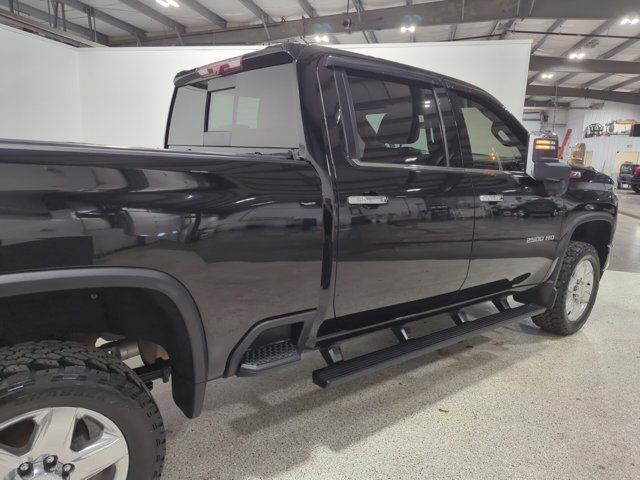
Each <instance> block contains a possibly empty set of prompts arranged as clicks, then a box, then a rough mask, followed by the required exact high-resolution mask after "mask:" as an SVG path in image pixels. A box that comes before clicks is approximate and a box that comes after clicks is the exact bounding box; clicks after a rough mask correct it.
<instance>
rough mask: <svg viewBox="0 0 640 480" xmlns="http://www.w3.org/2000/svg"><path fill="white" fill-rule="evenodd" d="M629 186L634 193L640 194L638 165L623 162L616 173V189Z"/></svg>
mask: <svg viewBox="0 0 640 480" xmlns="http://www.w3.org/2000/svg"><path fill="white" fill-rule="evenodd" d="M625 186H629V187H631V188H632V189H633V191H634V192H636V193H640V164H636V163H631V162H625V163H623V164H622V165H620V172H619V173H618V188H624V187H625Z"/></svg>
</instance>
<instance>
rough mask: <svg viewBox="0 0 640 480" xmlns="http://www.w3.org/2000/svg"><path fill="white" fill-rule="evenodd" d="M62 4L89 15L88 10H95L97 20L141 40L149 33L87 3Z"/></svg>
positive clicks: (68, 0)
mask: <svg viewBox="0 0 640 480" xmlns="http://www.w3.org/2000/svg"><path fill="white" fill-rule="evenodd" d="M57 1H58V2H60V3H64V4H65V5H68V6H69V7H71V8H73V9H74V10H78V11H79V12H82V13H87V11H88V10H90V9H93V13H94V14H95V17H96V19H98V20H100V21H102V22H104V23H108V24H109V25H111V26H113V27H116V28H119V29H120V30H123V31H125V32H128V33H130V34H131V35H133V36H134V37H138V38H139V39H143V38H144V37H145V36H146V35H147V32H146V31H145V30H143V29H142V28H138V27H136V26H134V25H131V24H130V23H127V22H124V21H122V20H120V19H119V18H116V17H113V16H111V15H109V14H108V13H105V12H103V11H102V10H100V9H98V8H95V7H92V6H91V5H87V4H86V3H83V2H81V1H80V0H57Z"/></svg>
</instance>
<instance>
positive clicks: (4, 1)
mask: <svg viewBox="0 0 640 480" xmlns="http://www.w3.org/2000/svg"><path fill="white" fill-rule="evenodd" d="M0 5H3V6H5V7H6V8H7V9H9V8H10V6H9V0H0ZM16 7H17V11H18V12H20V13H25V14H27V15H29V16H30V17H33V18H37V19H38V20H41V21H43V22H45V23H47V25H48V24H49V21H50V20H51V19H52V18H53V17H52V16H51V15H49V13H48V12H45V11H43V10H39V9H37V8H34V7H31V6H29V5H27V4H26V3H22V2H20V3H19V4H17V3H14V9H16ZM8 13H9V12H7V14H8ZM3 16H4V12H3ZM14 16H16V15H14ZM66 25H67V30H69V31H71V32H74V33H77V34H78V35H82V36H83V37H87V38H89V39H93V30H90V29H88V28H87V27H84V26H82V25H78V24H77V23H73V22H70V21H69V20H67V22H66ZM54 30H55V29H54ZM60 32H61V33H62V29H60ZM96 36H97V41H98V42H99V43H103V44H106V43H107V42H108V41H109V37H107V36H106V35H105V34H104V33H101V32H96ZM134 43H135V40H134Z"/></svg>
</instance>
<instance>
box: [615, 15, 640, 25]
mask: <svg viewBox="0 0 640 480" xmlns="http://www.w3.org/2000/svg"><path fill="white" fill-rule="evenodd" d="M638 23H640V17H638V16H637V15H636V16H635V17H624V18H623V19H622V20H620V25H637V24H638Z"/></svg>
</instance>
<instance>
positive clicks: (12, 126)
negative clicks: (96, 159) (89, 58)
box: [0, 25, 82, 141]
mask: <svg viewBox="0 0 640 480" xmlns="http://www.w3.org/2000/svg"><path fill="white" fill-rule="evenodd" d="M77 52H78V49H76V48H73V47H70V46H68V45H64V44H62V43H58V42H53V41H50V40H47V39H44V38H42V37H38V36H36V35H33V34H31V33H27V32H22V31H20V30H16V29H13V28H10V27H6V26H4V25H0V65H2V75H0V138H20V139H26V140H57V141H81V140H82V132H81V126H80V96H79V90H80V88H79V83H78V81H79V80H78V57H77Z"/></svg>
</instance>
